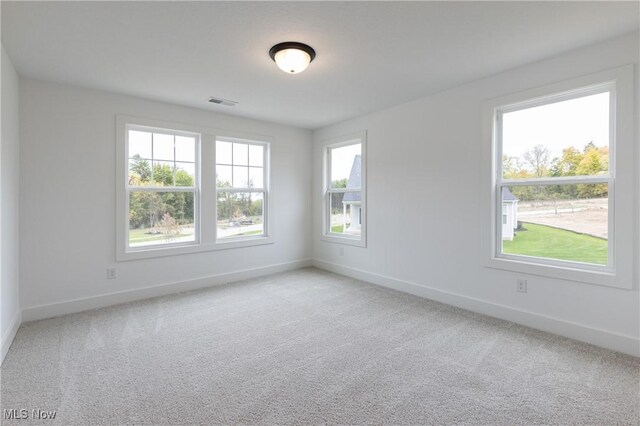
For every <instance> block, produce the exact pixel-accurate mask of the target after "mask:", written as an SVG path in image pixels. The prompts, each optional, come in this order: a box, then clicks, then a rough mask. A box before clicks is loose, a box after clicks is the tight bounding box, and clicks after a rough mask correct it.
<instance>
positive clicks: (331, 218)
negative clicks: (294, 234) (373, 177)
mask: <svg viewBox="0 0 640 426" xmlns="http://www.w3.org/2000/svg"><path fill="white" fill-rule="evenodd" d="M324 162H325V184H324V186H325V194H324V199H325V203H324V211H325V215H324V216H325V219H324V233H323V236H324V237H325V239H329V240H333V241H334V242H344V243H347V244H354V245H360V246H364V245H365V232H366V223H365V218H366V210H365V209H366V203H365V197H366V194H365V184H366V182H365V181H366V163H365V155H364V136H359V137H357V138H342V140H341V141H340V142H336V143H331V144H328V145H326V148H325V155H324Z"/></svg>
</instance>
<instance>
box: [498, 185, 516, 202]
mask: <svg viewBox="0 0 640 426" xmlns="http://www.w3.org/2000/svg"><path fill="white" fill-rule="evenodd" d="M502 201H518V199H517V198H516V196H515V195H513V194H512V193H511V191H509V188H505V187H503V188H502Z"/></svg>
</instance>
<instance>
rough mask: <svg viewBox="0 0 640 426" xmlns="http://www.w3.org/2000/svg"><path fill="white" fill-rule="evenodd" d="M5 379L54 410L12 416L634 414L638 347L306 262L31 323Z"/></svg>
mask: <svg viewBox="0 0 640 426" xmlns="http://www.w3.org/2000/svg"><path fill="white" fill-rule="evenodd" d="M0 383H1V386H2V387H1V392H2V394H1V397H2V401H1V407H2V409H3V413H5V411H4V410H8V409H18V410H20V409H26V410H28V415H29V416H30V417H31V416H32V414H33V412H32V410H34V409H36V410H38V409H39V410H43V411H49V410H55V411H56V417H55V419H53V420H38V421H34V420H33V419H29V420H19V421H18V420H15V421H14V420H6V419H4V420H3V423H2V424H20V425H26V424H46V425H53V424H61V425H89V424H176V425H186V424H364V423H366V424H394V425H395V424H442V425H445V424H447V425H448V424H467V425H518V424H523V425H535V424H579V425H586V424H591V425H608V424H611V425H623V424H629V425H638V423H639V420H640V407H639V399H638V398H639V392H640V360H639V359H638V358H634V357H631V356H626V355H622V354H619V353H615V352H611V351H608V350H605V349H601V348H598V347H595V346H591V345H587V344H584V343H580V342H576V341H573V340H570V339H565V338H562V337H558V336H554V335H551V334H548V333H544V332H540V331H535V330H532V329H529V328H526V327H522V326H519V325H516V324H513V323H509V322H506V321H501V320H497V319H493V318H489V317H486V316H483V315H478V314H474V313H471V312H468V311H464V310H462V309H457V308H454V307H451V306H447V305H443V304H440V303H436V302H433V301H429V300H425V299H421V298H418V297H415V296H411V295H407V294H403V293H399V292H395V291H392V290H388V289H384V288H380V287H376V286H373V285H370V284H367V283H363V282H360V281H357V280H353V279H350V278H346V277H343V276H340V275H335V274H332V273H328V272H324V271H320V270H317V269H312V268H309V269H301V270H297V271H293V272H287V273H283V274H276V275H270V276H266V277H261V278H256V279H252V280H247V281H243V282H239V283H233V284H228V285H223V286H218V287H212V288H209V289H205V290H198V291H193V292H188V293H180V294H175V295H171V296H166V297H159V298H155V299H149V300H145V301H140V302H133V303H128V304H123V305H118V306H113V307H109V308H104V309H99V310H94V311H89V312H84V313H79V314H73V315H67V316H63V317H59V318H53V319H49V320H43V321H37V322H32V323H27V324H24V325H23V326H22V327H21V328H20V330H19V332H18V334H17V336H16V339H15V341H14V343H13V345H12V347H11V349H10V351H9V353H8V355H7V358H6V360H5V362H4V365H3V367H2V377H1V382H0ZM18 415H19V412H18Z"/></svg>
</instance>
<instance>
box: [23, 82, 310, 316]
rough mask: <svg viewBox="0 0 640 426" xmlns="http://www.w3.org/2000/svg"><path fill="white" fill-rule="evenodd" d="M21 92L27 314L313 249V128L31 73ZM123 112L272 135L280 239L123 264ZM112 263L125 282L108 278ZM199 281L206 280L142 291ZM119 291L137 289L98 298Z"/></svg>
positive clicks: (89, 303) (72, 307)
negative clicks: (119, 243)
mask: <svg viewBox="0 0 640 426" xmlns="http://www.w3.org/2000/svg"><path fill="white" fill-rule="evenodd" d="M20 95H21V96H20V102H21V111H20V114H21V115H20V119H21V156H22V167H21V194H22V197H21V203H20V207H21V222H20V241H21V247H20V256H21V257H20V274H21V303H22V307H23V309H24V311H23V318H24V320H30V319H35V318H42V317H47V316H51V315H56V314H61V313H66V312H73V311H77V310H79V309H88V308H92V307H95V306H101V305H106V304H110V303H116V302H119V301H125V300H129V299H133V298H139V297H149V296H152V295H155V294H159V293H167V292H171V291H176V290H180V289H186V288H192V287H199V286H203V285H207V284H210V283H214V282H220V281H221V280H222V281H224V280H226V279H229V276H225V277H223V278H219V277H218V278H217V279H211V278H209V279H207V278H206V277H211V276H215V275H220V274H229V273H233V272H236V271H243V270H247V269H253V268H263V267H268V266H272V265H281V264H287V265H284V266H281V267H283V268H286V267H294V266H296V265H298V264H296V263H293V264H291V262H297V261H301V260H305V259H308V258H309V257H310V247H311V242H310V232H309V221H310V219H309V218H310V216H311V211H310V203H311V200H310V194H309V189H310V187H311V176H310V174H309V164H310V163H311V132H310V131H308V130H301V129H296V128H292V127H287V126H282V125H276V124H270V123H266V122H261V121H256V120H249V119H244V118H239V117H232V116H227V115H223V114H216V113H213V112H208V111H205V110H198V109H192V108H185V107H179V106H175V105H169V104H164V103H159V102H153V101H148V100H143V99H139V98H134V97H128V96H123V95H118V94H113V93H106V92H101V91H96V90H88V89H81V88H77V87H71V86H64V85H58V84H53V83H47V82H41V81H35V80H30V79H22V80H21V90H20ZM205 97H206V96H205ZM204 99H205V98H203V102H204ZM239 107H240V108H241V106H239ZM116 114H125V115H131V116H138V117H145V118H151V119H157V120H166V121H171V122H178V123H184V124H193V125H201V126H208V127H213V128H221V129H226V130H231V131H237V132H244V133H249V134H257V135H267V136H272V137H273V138H274V142H273V143H272V146H271V155H272V163H271V164H272V180H271V184H272V191H273V196H274V203H273V204H274V205H273V207H274V211H275V215H274V216H275V218H274V232H275V234H274V238H275V243H274V244H270V245H264V246H256V247H250V248H240V249H229V250H221V251H215V252H203V253H197V254H188V255H180V256H170V257H161V258H155V259H148V260H138V261H127V262H119V263H116V262H115V250H116V249H115V238H116V235H115V232H116V231H115V221H116V216H115V215H116V214H117V212H116V211H115V207H114V206H115V189H116V177H115V169H116V164H115V153H116V145H115V144H116V134H115V129H116ZM111 264H114V265H115V266H116V268H117V279H115V280H107V279H106V268H107V266H109V265H111ZM274 270H278V267H275V268H267V269H260V270H259V272H262V273H266V272H271V271H274ZM256 273H257V272H256ZM249 275H250V274H249ZM244 276H247V274H244V275H233V276H232V277H236V278H238V277H244ZM200 278H205V279H204V280H200ZM189 280H196V281H195V282H192V283H191V284H188V285H183V286H168V287H166V288H164V289H163V290H161V291H156V290H150V291H147V290H141V289H145V288H146V287H150V286H158V285H161V284H168V283H177V282H185V281H189ZM117 292H129V293H125V294H120V295H111V296H107V297H102V298H97V299H95V298H94V297H95V296H99V295H107V294H110V293H117ZM86 298H89V300H75V299H86ZM91 298H94V299H91ZM64 302H69V303H66V304H64ZM61 303H63V304H62V305H60V304H61ZM52 304H53V305H54V306H41V305H52Z"/></svg>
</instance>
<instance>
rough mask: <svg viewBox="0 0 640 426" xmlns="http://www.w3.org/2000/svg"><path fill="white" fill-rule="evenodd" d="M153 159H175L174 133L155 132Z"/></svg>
mask: <svg viewBox="0 0 640 426" xmlns="http://www.w3.org/2000/svg"><path fill="white" fill-rule="evenodd" d="M153 159H154V160H167V161H173V160H174V155H173V135H165V134H162V133H154V134H153Z"/></svg>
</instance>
